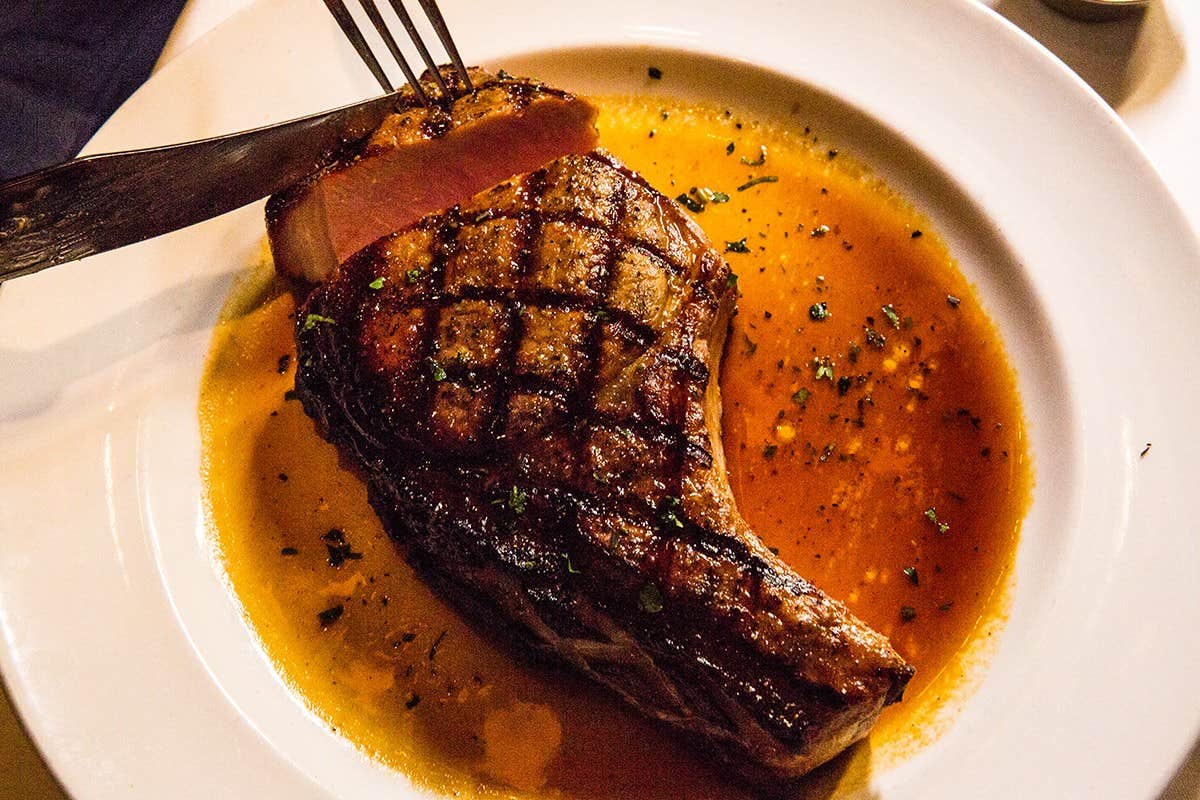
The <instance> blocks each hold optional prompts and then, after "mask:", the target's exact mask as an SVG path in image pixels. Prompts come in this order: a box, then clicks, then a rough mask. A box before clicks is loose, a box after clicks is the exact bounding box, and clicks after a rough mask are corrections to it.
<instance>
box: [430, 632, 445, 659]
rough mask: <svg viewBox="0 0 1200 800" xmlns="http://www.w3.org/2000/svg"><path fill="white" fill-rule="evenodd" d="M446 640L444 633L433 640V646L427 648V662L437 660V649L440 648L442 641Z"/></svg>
mask: <svg viewBox="0 0 1200 800" xmlns="http://www.w3.org/2000/svg"><path fill="white" fill-rule="evenodd" d="M445 638H446V631H442V632H441V633H439V634H438V637H437V638H436V639H434V640H433V644H431V645H430V646H429V660H430V661H433V660H434V659H435V658H437V651H438V648H439V647H441V646H442V641H443V640H444V639H445Z"/></svg>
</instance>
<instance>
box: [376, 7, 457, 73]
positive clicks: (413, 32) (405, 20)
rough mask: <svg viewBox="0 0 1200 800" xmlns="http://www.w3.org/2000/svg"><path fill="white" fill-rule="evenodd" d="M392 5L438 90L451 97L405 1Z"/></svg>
mask: <svg viewBox="0 0 1200 800" xmlns="http://www.w3.org/2000/svg"><path fill="white" fill-rule="evenodd" d="M391 4H392V8H393V9H394V10H395V11H396V16H398V17H399V18H400V23H401V24H402V25H403V26H404V30H406V31H408V38H410V39H412V42H413V44H414V45H416V46H417V52H418V53H420V54H421V60H422V61H424V62H425V66H426V67H428V68H429V71H430V72H431V73H433V79H434V80H435V81H437V85H438V88H440V89H441V90H442V96H443V97H449V96H450V88H449V87H448V86H446V81H445V80H444V79H443V78H442V71H441V70H440V69H438V65H437V62H435V61H434V60H433V56H431V55H430V54H429V48H428V47H426V46H425V42H424V41H423V40H422V39H421V34H420V32H419V31H418V30H417V26H416V25H415V24H413V19H412V17H411V16H409V13H408V9H406V8H405V7H404V2H403V0H391Z"/></svg>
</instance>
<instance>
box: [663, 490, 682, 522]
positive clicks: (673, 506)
mask: <svg viewBox="0 0 1200 800" xmlns="http://www.w3.org/2000/svg"><path fill="white" fill-rule="evenodd" d="M682 505H683V500H682V499H681V498H679V497H668V498H667V500H666V503H664V504H663V512H662V519H663V522H664V523H666V524H668V525H674V526H675V527H676V528H682V527H683V520H681V519H680V518H679V514H677V513H676V512H677V511H679V508H680V506H682Z"/></svg>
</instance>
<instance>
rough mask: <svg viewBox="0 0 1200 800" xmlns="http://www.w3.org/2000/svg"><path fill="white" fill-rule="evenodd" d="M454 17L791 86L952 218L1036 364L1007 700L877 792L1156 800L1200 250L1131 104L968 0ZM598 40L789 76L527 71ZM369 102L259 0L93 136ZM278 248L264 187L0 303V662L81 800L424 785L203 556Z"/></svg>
mask: <svg viewBox="0 0 1200 800" xmlns="http://www.w3.org/2000/svg"><path fill="white" fill-rule="evenodd" d="M444 5H445V6H447V9H446V10H447V13H448V16H449V17H450V19H451V22H452V27H453V28H454V30H455V31H456V34H457V37H458V41H459V45H460V47H461V48H462V49H463V50H464V51H465V52H466V53H469V54H470V55H471V58H472V60H476V61H480V62H483V63H488V64H492V65H495V66H506V67H508V68H509V69H513V70H525V69H530V70H532V69H536V70H537V72H538V74H540V75H541V76H543V77H545V78H547V79H552V80H555V81H556V82H559V83H561V84H563V85H565V86H568V87H570V88H575V89H583V90H588V89H595V88H604V87H614V86H621V87H625V88H629V89H639V90H651V89H653V90H659V91H672V92H687V91H692V92H696V91H701V92H706V93H708V94H709V95H710V96H714V97H716V98H718V99H720V98H728V101H729V102H730V103H736V104H737V105H738V106H741V107H745V106H750V107H752V108H755V109H757V110H760V111H772V110H774V111H781V112H787V111H789V110H790V109H792V107H793V105H795V104H799V109H800V112H799V115H800V118H801V119H803V121H805V122H810V123H812V124H813V125H814V126H815V127H816V128H817V129H819V130H822V131H824V132H826V133H827V134H829V135H830V136H831V137H832V138H833V139H835V140H836V141H838V142H839V143H840V144H841V145H842V146H844V147H846V148H847V149H849V150H851V151H854V152H856V153H858V154H860V155H861V156H862V157H864V158H865V159H866V160H867V161H868V162H870V163H872V164H873V165H874V166H875V167H876V168H877V169H878V170H879V171H880V172H881V173H882V174H884V175H885V176H886V177H887V178H888V179H889V180H890V181H891V182H892V183H893V184H894V185H895V186H897V187H898V188H899V189H901V191H903V192H904V193H906V194H907V195H909V196H910V197H911V198H913V199H914V200H915V201H916V202H917V204H918V205H919V206H920V207H922V208H923V209H924V210H926V211H927V212H928V213H929V214H930V215H931V216H932V217H933V218H934V221H935V223H936V226H937V227H938V229H939V230H940V231H941V232H942V233H943V234H944V235H945V236H946V238H947V239H948V241H949V242H950V245H951V247H952V249H953V251H954V252H955V254H956V255H957V257H958V258H959V260H960V262H961V264H962V267H963V269H964V271H965V272H966V273H967V275H968V276H969V277H970V278H971V279H972V280H973V281H974V282H976V284H977V285H978V287H979V289H980V292H981V294H982V296H983V299H984V301H985V304H986V305H987V307H988V308H989V310H990V312H991V313H992V315H993V317H994V318H995V319H996V321H997V323H998V324H999V326H1000V328H1001V330H1002V332H1003V335H1004V337H1005V340H1006V342H1007V345H1008V348H1009V352H1010V354H1011V356H1012V358H1013V360H1014V362H1015V364H1016V366H1017V369H1018V372H1019V376H1020V386H1021V392H1022V396H1023V398H1024V402H1025V407H1026V409H1027V412H1028V416H1029V423H1030V435H1031V449H1032V451H1033V453H1034V456H1035V461H1036V469H1037V486H1036V489H1035V500H1034V504H1033V507H1032V509H1031V511H1030V513H1029V517H1028V519H1027V522H1026V525H1025V528H1024V534H1023V541H1022V544H1021V548H1020V552H1019V556H1018V565H1017V584H1016V595H1015V601H1014V605H1013V607H1012V612H1011V616H1010V622H1009V625H1008V627H1007V629H1006V631H1005V633H1004V635H1003V636H1002V637H1001V638H1002V640H1001V642H1000V644H999V647H998V649H997V652H996V655H995V657H994V659H993V661H992V663H991V667H990V669H989V671H988V672H987V674H986V678H985V679H984V681H983V683H982V686H981V688H980V689H979V691H978V693H977V694H976V695H975V696H974V698H973V699H972V700H971V701H970V702H969V704H968V705H967V707H966V708H965V709H964V710H963V712H962V713H961V714H960V716H959V718H958V721H957V724H956V725H955V726H954V728H953V729H952V730H951V731H950V732H949V733H948V734H947V735H945V736H944V737H943V738H942V739H941V740H939V741H938V742H937V743H936V744H935V745H933V746H932V747H930V748H928V749H926V750H925V751H923V752H921V753H920V754H919V755H918V756H916V757H915V758H913V759H912V760H910V761H908V762H906V763H904V764H902V765H900V766H899V767H897V768H895V769H893V770H891V771H888V772H884V773H882V774H879V775H878V776H877V777H876V781H875V784H876V785H875V787H874V791H875V792H876V793H877V796H880V797H883V798H888V799H889V800H891V798H908V797H921V798H950V797H971V798H988V797H996V798H1010V797H1013V796H1026V797H1053V798H1061V797H1092V798H1101V797H1111V798H1121V799H1122V800H1126V799H1127V798H1138V797H1142V798H1145V797H1151V796H1153V794H1154V793H1155V791H1156V790H1157V789H1158V788H1159V787H1160V786H1161V785H1162V784H1163V783H1164V782H1165V780H1166V778H1167V777H1168V776H1169V775H1170V773H1171V771H1172V769H1173V768H1174V767H1175V766H1176V764H1177V763H1178V761H1179V759H1180V758H1181V757H1182V755H1183V754H1184V752H1185V751H1186V749H1187V747H1188V746H1189V745H1190V744H1191V742H1192V737H1193V736H1194V734H1195V732H1196V730H1197V728H1198V726H1200V693H1198V692H1197V691H1196V684H1195V677H1196V675H1197V674H1198V673H1200V642H1198V640H1197V631H1200V591H1197V586H1200V537H1198V536H1197V535H1196V520H1197V519H1200V503H1198V499H1200V498H1198V493H1197V492H1196V491H1195V485H1196V465H1195V461H1194V454H1195V453H1196V452H1197V445H1198V444H1200V442H1198V439H1200V437H1198V436H1197V432H1198V430H1200V424H1198V423H1197V420H1196V417H1195V415H1194V411H1193V407H1194V403H1195V398H1196V397H1197V396H1200V393H1198V391H1197V390H1200V385H1198V381H1200V377H1198V376H1200V355H1198V350H1197V341H1198V340H1200V248H1198V246H1197V242H1196V239H1195V237H1194V235H1193V234H1192V233H1191V232H1190V231H1189V229H1188V226H1187V224H1186V222H1185V221H1184V219H1183V217H1182V216H1181V214H1180V213H1179V211H1178V209H1177V208H1176V206H1175V205H1174V203H1173V201H1172V200H1171V198H1170V197H1169V196H1168V195H1167V193H1166V191H1165V189H1164V188H1163V186H1162V184H1161V182H1160V181H1159V179H1158V177H1157V176H1156V175H1155V173H1154V172H1153V170H1152V169H1151V167H1150V166H1149V164H1148V163H1147V162H1146V160H1145V159H1144V157H1143V156H1142V155H1141V153H1140V152H1139V151H1138V149H1137V147H1136V146H1135V145H1134V144H1133V142H1132V141H1131V139H1130V137H1129V135H1128V133H1127V132H1126V130H1125V129H1124V127H1123V126H1122V125H1121V123H1120V122H1119V121H1118V120H1117V118H1116V117H1114V116H1113V115H1112V114H1111V113H1110V112H1109V111H1108V110H1107V109H1106V108H1105V107H1104V106H1103V105H1102V103H1101V102H1100V101H1099V100H1098V99H1097V98H1096V97H1095V96H1094V95H1092V94H1091V93H1090V92H1089V91H1088V90H1087V89H1086V87H1084V85H1083V84H1082V83H1080V82H1079V81H1078V80H1077V79H1076V78H1075V77H1074V76H1073V75H1071V74H1070V73H1069V72H1067V71H1066V70H1065V69H1064V68H1063V67H1062V66H1061V65H1060V64H1058V63H1057V62H1055V61H1054V60H1053V59H1052V58H1051V57H1050V56H1049V55H1047V54H1046V53H1045V52H1044V51H1042V50H1041V49H1040V48H1039V47H1038V46H1037V45H1035V44H1034V43H1033V42H1032V41H1031V40H1029V39H1028V38H1026V37H1025V36H1024V35H1023V34H1021V33H1020V32H1018V31H1017V30H1016V29H1015V28H1012V27H1011V26H1009V25H1007V24H1006V23H1004V22H1003V21H1002V20H1001V19H1000V18H999V17H997V16H995V15H993V14H992V13H991V12H989V11H987V10H986V9H984V8H982V7H980V6H977V5H974V4H971V3H965V2H961V0H936V1H935V0H926V2H922V3H919V4H918V3H911V2H908V1H907V0H870V1H867V2H859V3H853V4H849V3H846V4H843V3H828V2H825V1H824V0H811V1H809V2H792V3H787V4H784V3H769V2H746V3H740V4H729V3H727V2H724V1H723V0H722V1H721V2H707V1H704V2H702V1H701V0H669V1H668V0H664V1H663V2H657V3H645V2H637V1H636V0H607V1H606V2H605V3H603V4H598V5H601V6H602V8H601V9H600V10H597V11H587V12H585V11H582V10H579V9H573V10H572V11H571V12H569V13H568V12H566V11H564V8H565V6H564V4H562V3H552V2H549V0H544V1H542V0H510V1H509V2H507V3H504V4H502V5H500V6H496V5H488V6H487V7H486V10H485V11H484V12H483V13H480V12H479V11H478V10H477V11H472V10H471V9H469V8H468V7H466V5H465V4H464V3H453V2H446V3H444ZM593 45H625V46H630V45H639V46H645V47H648V48H676V49H684V50H691V51H697V52H703V53H707V54H710V55H716V56H724V57H727V58H730V59H734V60H738V61H742V62H744V63H747V64H748V63H749V62H753V63H754V64H756V65H758V66H759V67H762V68H763V69H764V70H773V71H774V73H773V74H772V73H769V72H763V71H755V70H754V69H752V68H750V67H748V66H747V67H736V66H735V65H733V64H732V63H725V64H724V65H722V64H718V63H716V62H712V61H707V62H704V61H697V60H696V59H690V58H687V57H685V56H683V55H680V54H678V53H676V54H674V55H672V54H670V53H656V54H654V55H653V56H651V55H650V54H649V52H642V53H639V52H632V53H631V52H628V51H627V52H626V53H625V55H623V56H622V55H619V54H618V55H614V54H613V53H612V52H611V51H610V52H609V53H608V55H607V56H605V55H603V54H597V53H595V52H593V53H592V54H591V55H590V56H588V58H586V59H584V60H580V58H579V54H578V53H577V54H575V55H572V54H570V53H559V54H557V55H553V54H552V55H548V56H543V57H538V58H526V59H520V58H517V57H515V54H520V53H533V52H537V51H546V50H549V49H553V48H564V47H582V46H593ZM650 60H654V61H655V63H657V64H659V65H660V66H662V67H663V68H664V71H666V73H667V75H668V79H667V80H664V81H663V82H662V83H661V84H658V83H656V84H653V85H651V84H650V83H649V81H648V80H647V79H646V77H645V67H646V65H647V64H648V63H649V62H650ZM371 89H372V87H371V81H370V79H369V77H368V76H367V73H366V72H365V70H364V69H363V68H362V67H361V66H360V65H359V64H358V63H357V62H356V61H355V60H354V57H353V55H352V54H351V52H350V51H349V49H348V48H347V47H346V46H345V45H344V44H342V43H340V41H339V34H338V33H337V32H336V29H335V28H334V27H333V25H332V23H331V22H329V21H328V20H327V19H326V15H325V12H324V10H323V8H321V4H320V3H316V2H306V3H304V4H298V3H289V2H286V0H263V2H260V3H258V4H257V5H255V6H254V7H252V8H251V9H249V10H248V11H247V12H245V13H243V14H240V15H238V16H237V17H235V18H234V19H233V20H231V21H230V22H229V23H227V24H225V25H223V26H222V27H220V28H219V29H217V30H216V31H215V32H214V33H212V34H211V35H210V36H209V37H207V38H206V39H204V40H203V41H202V42H201V43H200V44H199V45H197V46H196V47H194V48H193V49H191V50H189V51H188V52H186V53H185V54H183V55H182V56H180V57H179V58H177V59H176V60H174V61H173V62H172V63H170V64H169V65H168V66H167V67H166V68H165V69H164V70H163V71H162V72H161V73H159V74H158V75H157V76H156V77H155V78H154V79H153V80H152V81H151V82H150V83H149V84H148V85H147V86H146V87H145V88H144V89H142V90H141V91H140V92H138V94H137V95H135V96H134V98H133V99H131V100H130V101H129V102H128V103H127V104H126V105H125V106H124V107H123V108H122V109H121V110H120V112H118V113H117V115H116V116H114V117H113V119H112V120H111V121H110V122H109V124H108V125H106V126H105V128H104V129H103V130H102V131H101V132H100V133H99V134H98V135H97V137H96V139H95V140H94V141H93V142H92V144H91V145H90V148H89V149H90V150H92V151H99V150H107V149H117V148H124V147H132V146H138V145H150V144H157V143H162V142H166V141H174V140H182V139H187V138H194V137H197V136H203V135H211V134H216V133H221V132H226V131H231V130H235V129H239V128H245V127H249V126H251V125H256V124H260V123H264V122H269V121H274V120H280V119H284V118H287V117H291V116H296V115H299V114H302V113H305V112H311V111H314V110H316V109H320V108H326V107H332V106H334V105H337V104H340V103H342V102H346V101H349V100H352V99H354V98H357V97H361V96H365V95H367V94H369V93H370V92H371ZM262 234H263V227H262V221H261V206H255V207H253V208H249V209H244V210H242V211H239V212H236V213H233V214H230V215H227V216H225V217H222V218H220V219H217V220H213V221H211V222H208V223H205V224H203V225H200V226H197V227H195V228H192V229H189V230H186V231H183V232H180V233H178V234H175V235H172V236H169V237H165V238H162V239H159V240H157V241H153V242H150V243H146V244H143V245H140V246H137V247H131V248H128V249H126V250H124V251H121V252H117V253H112V254H109V255H107V256H102V257H98V258H95V259H93V260H91V261H90V262H85V263H81V264H76V265H71V266H65V267H61V268H58V269H56V270H52V271H50V272H47V273H43V274H42V275H39V276H35V277H32V278H27V279H22V280H18V281H15V282H13V283H11V284H9V285H7V286H5V287H4V291H3V293H0V375H3V378H4V388H3V392H2V393H0V444H2V445H3V446H2V447H0V530H2V531H3V543H4V546H3V547H2V548H0V630H2V632H3V635H4V639H5V646H4V647H3V648H2V650H0V661H2V667H3V673H4V677H5V679H6V681H7V683H8V686H9V687H10V690H11V692H12V695H13V697H14V700H15V703H16V705H17V707H18V709H19V710H20V712H21V714H22V716H23V717H24V719H25V720H26V722H27V723H28V726H29V728H30V730H31V731H32V734H33V736H34V738H35V740H36V741H37V743H38V745H39V746H40V747H41V748H42V750H43V752H44V753H45V754H46V756H47V758H48V760H49V762H50V764H51V766H52V767H53V769H54V771H55V772H56V773H57V774H58V776H59V777H60V778H61V779H62V781H63V782H64V784H65V785H66V786H67V788H68V789H69V790H70V791H71V792H72V793H73V794H75V795H76V796H77V797H80V798H85V799H86V798H116V797H121V798H129V797H139V798H161V797H172V798H186V797H198V798H199V797H204V798H208V797H212V796H214V795H217V796H224V797H256V798H287V799H288V800H301V799H302V798H323V797H356V798H361V797H384V796H387V797H406V796H412V793H411V791H410V790H409V789H407V788H405V787H407V786H409V784H408V782H407V781H406V780H405V779H404V778H403V777H402V776H400V775H397V774H396V773H393V772H390V771H388V770H387V769H385V768H383V767H381V766H379V765H377V764H374V763H372V762H370V761H368V760H366V759H364V758H363V757H361V756H360V755H359V754H358V753H357V752H356V751H355V750H354V749H353V748H352V747H351V746H349V745H348V744H346V743H345V742H344V741H342V740H340V739H339V738H338V737H337V736H336V735H334V734H331V733H330V732H329V731H328V730H326V728H325V726H324V725H322V724H321V723H320V722H318V721H317V720H316V719H314V718H313V717H312V716H311V715H310V714H308V713H307V712H306V711H305V710H304V709H303V707H302V705H301V704H300V703H299V702H298V701H297V700H296V698H294V697H293V696H292V695H291V694H290V693H289V692H288V690H287V689H286V688H285V687H284V686H283V685H282V683H281V682H280V681H279V680H278V678H277V677H276V676H275V674H274V672H273V671H272V670H271V668H270V665H269V664H268V663H267V661H266V660H265V658H264V657H263V655H262V654H261V651H260V650H259V648H258V647H257V645H256V643H255V641H254V639H253V637H252V635H251V634H250V633H249V631H248V629H247V628H246V626H245V624H244V623H243V621H242V619H241V617H240V615H239V611H238V608H237V606H236V603H235V601H234V600H233V599H232V598H231V596H230V595H229V593H228V591H227V590H226V588H225V586H224V584H223V583H222V579H221V575H220V570H219V566H218V565H217V564H216V563H214V561H213V559H212V557H211V554H210V550H209V544H208V537H207V534H206V531H205V523H204V519H203V510H202V505H201V501H200V478H199V438H198V423H197V419H196V401H197V387H198V382H199V377H200V373H201V368H202V365H203V360H204V356H205V353H206V351H207V347H208V343H209V335H210V331H211V327H212V325H213V322H214V320H215V317H216V313H217V311H218V309H219V308H220V306H221V303H222V300H223V298H224V297H225V295H226V293H227V290H228V288H229V286H230V282H231V279H232V277H233V276H234V275H236V274H237V273H238V272H239V271H240V270H243V269H244V268H245V267H246V266H247V265H248V264H250V263H252V262H253V261H254V259H255V258H256V254H257V252H258V247H259V242H260V240H261V237H262ZM1148 441H1152V442H1154V449H1153V450H1152V451H1151V453H1150V454H1149V455H1148V456H1147V457H1146V458H1144V459H1139V455H1138V454H1139V452H1140V451H1141V450H1142V448H1143V446H1144V444H1145V443H1146V442H1148Z"/></svg>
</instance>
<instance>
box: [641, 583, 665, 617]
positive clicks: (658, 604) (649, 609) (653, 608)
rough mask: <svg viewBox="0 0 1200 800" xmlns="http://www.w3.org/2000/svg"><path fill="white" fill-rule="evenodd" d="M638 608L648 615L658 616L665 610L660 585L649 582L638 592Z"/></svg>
mask: <svg viewBox="0 0 1200 800" xmlns="http://www.w3.org/2000/svg"><path fill="white" fill-rule="evenodd" d="M638 608H640V609H641V610H642V611H645V612H646V613H647V614H657V613H658V612H660V611H662V610H663V594H662V590H661V589H659V588H658V584H656V583H654V582H653V581H650V582H648V583H647V584H646V585H645V586H643V587H642V588H641V591H639V592H638Z"/></svg>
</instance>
